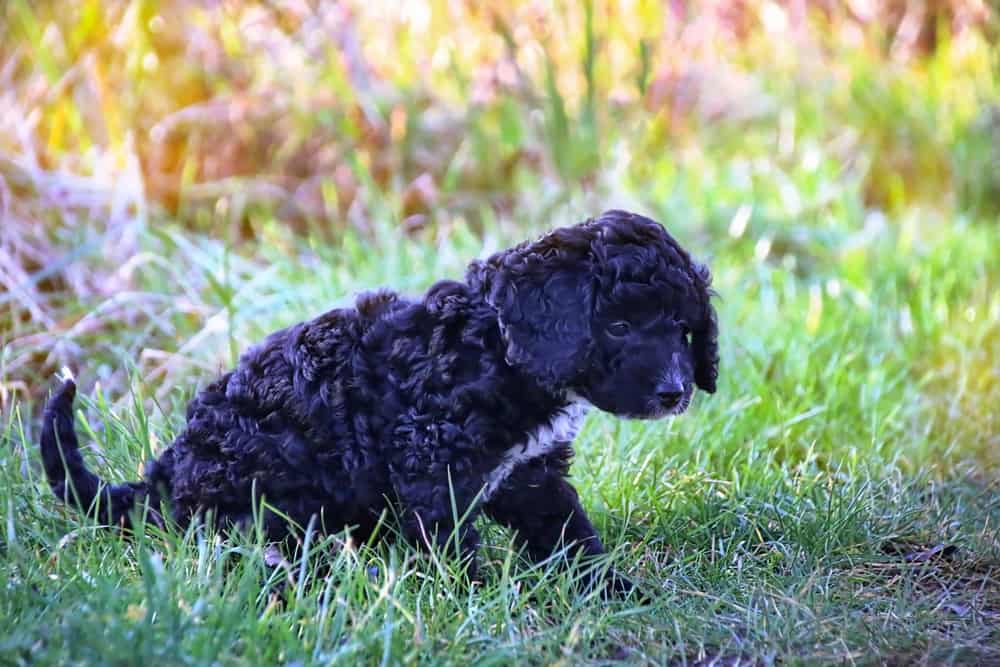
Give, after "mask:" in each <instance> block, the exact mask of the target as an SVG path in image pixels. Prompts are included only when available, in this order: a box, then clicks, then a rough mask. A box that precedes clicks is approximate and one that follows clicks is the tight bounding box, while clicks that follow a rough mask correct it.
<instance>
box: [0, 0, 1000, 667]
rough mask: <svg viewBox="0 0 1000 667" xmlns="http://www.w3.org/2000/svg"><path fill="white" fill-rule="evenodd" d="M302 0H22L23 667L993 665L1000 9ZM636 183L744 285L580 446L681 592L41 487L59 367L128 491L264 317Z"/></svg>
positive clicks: (654, 207) (9, 170) (424, 268)
mask: <svg viewBox="0 0 1000 667" xmlns="http://www.w3.org/2000/svg"><path fill="white" fill-rule="evenodd" d="M278 4H281V3H278ZM307 4H308V3H299V4H295V3H292V4H290V5H288V6H287V7H285V6H284V5H282V7H284V8H283V9H282V8H278V5H276V4H274V3H265V4H262V5H257V4H255V3H230V4H228V5H226V6H225V7H224V8H222V9H221V10H219V11H214V12H213V11H208V10H206V9H205V8H204V7H203V6H202V5H201V4H200V3H175V2H170V1H169V0H129V1H126V2H121V3H100V2H96V1H90V0H88V2H83V3H76V4H75V5H74V6H73V8H72V9H71V10H70V9H68V5H66V4H65V3H45V2H39V3H28V2H23V1H17V2H12V3H8V5H5V6H4V7H3V8H2V9H0V109H2V110H3V111H5V113H0V216H2V217H0V345H2V347H0V518H2V520H0V573H2V575H3V577H2V581H3V582H4V584H5V586H6V588H5V589H4V591H3V594H2V595H0V628H2V629H3V630H2V631H0V665H6V664H25V665H27V664H60V665H62V664H93V665H112V664H121V665H125V664H128V665H132V664H145V665H186V664H194V665H212V664H219V665H230V664H234V665H235V664H241V665H242V664H246V665H251V664H253V665H257V664H288V665H311V664H331V663H334V664H350V665H353V664H376V663H377V664H399V663H411V662H418V661H419V662H426V663H436V664H462V665H464V664H525V663H526V664H543V663H544V664H556V663H558V664H565V665H575V664H603V663H608V662H617V661H627V662H632V663H639V664H671V665H682V664H689V665H694V664H698V665H708V664H719V665H735V664H738V663H739V664H845V663H846V664H899V665H902V664H927V665H938V664H1000V648H998V647H1000V531H998V526H1000V488H998V484H1000V476H998V474H997V473H998V471H1000V419H998V415H1000V410H997V407H996V406H998V405H1000V289H998V286H1000V219H998V211H1000V196H998V193H1000V142H998V141H997V137H998V136H1000V134H998V133H1000V111H998V110H1000V67H998V65H1000V47H998V44H1000V42H998V41H997V40H996V35H997V30H998V25H1000V24H998V19H997V16H996V12H995V11H992V10H991V11H987V12H986V15H985V18H984V19H983V20H981V21H979V22H975V21H974V22H973V23H970V24H969V26H968V27H967V28H965V29H963V30H958V31H956V32H955V34H951V33H950V32H949V30H947V29H946V28H947V26H948V25H955V24H952V23H951V14H950V13H949V12H950V11H951V10H950V9H947V8H944V9H942V8H938V9H936V10H934V11H937V12H939V14H938V15H937V16H936V20H935V21H927V22H926V25H925V28H926V26H929V25H937V26H938V28H939V29H938V31H937V33H936V34H937V38H936V45H935V46H933V47H927V46H921V44H920V41H919V39H916V38H915V37H913V35H910V36H909V37H907V35H908V34H909V33H907V34H904V32H905V31H900V30H898V28H899V25H898V24H896V23H893V21H894V20H897V19H893V18H892V17H893V16H894V10H893V8H892V7H893V6H894V3H889V2H875V3H869V4H872V6H873V7H874V10H873V12H872V13H871V17H870V18H868V19H860V18H858V17H857V16H856V15H855V14H852V13H851V12H848V11H847V10H846V9H845V7H843V6H839V5H837V3H830V6H831V9H830V11H829V12H828V13H827V14H821V13H818V12H817V13H815V14H811V15H810V16H809V17H808V21H807V25H806V27H805V28H804V30H805V32H804V33H794V30H793V29H792V28H790V27H789V26H790V25H791V24H790V23H788V20H790V19H789V16H790V15H789V14H781V16H778V15H779V14H780V12H781V11H782V10H781V9H780V7H781V6H783V5H782V3H771V2H768V3H763V2H749V3H742V4H743V5H745V6H746V7H745V11H744V12H743V13H740V12H736V13H734V14H732V15H719V16H714V17H713V15H710V14H705V15H699V18H700V21H699V24H698V25H699V27H698V28H697V29H696V30H694V29H692V31H691V32H690V33H688V34H686V36H684V39H680V38H679V35H678V34H676V31H675V30H674V29H675V28H678V27H679V26H676V25H674V22H675V21H679V20H680V19H678V18H677V17H676V16H675V15H673V14H672V13H670V11H671V10H670V9H669V7H670V6H672V5H671V4H670V3H666V4H662V3H651V2H638V3H633V4H634V5H635V6H634V7H631V6H630V7H631V8H630V9H629V10H628V11H625V10H623V9H620V8H619V9H616V8H615V7H614V6H612V5H611V4H608V3H601V2H587V3H577V4H574V3H562V4H561V5H560V6H559V8H558V10H546V9H543V8H541V7H542V6H541V5H539V4H538V3H520V4H519V3H492V4H491V5H490V7H488V8H486V9H485V10H482V11H480V10H477V9H476V7H475V6H477V3H471V4H470V3H446V2H443V1H441V0H430V2H428V3H426V7H427V8H429V11H428V12H427V13H426V15H423V16H422V15H421V12H420V11H414V12H413V13H412V15H411V14H407V15H406V16H397V14H398V12H393V15H392V17H387V16H386V15H385V13H384V10H385V8H384V7H383V8H382V9H381V10H380V9H379V7H377V6H376V5H378V4H379V3H372V6H368V5H367V4H364V3H362V4H356V6H355V7H354V9H353V11H352V13H349V14H345V15H340V14H337V13H336V11H334V9H332V8H334V5H333V4H324V5H322V7H318V8H315V9H314V8H311V7H307V6H306V5H307ZM466 4H468V7H466V6H465V5H466ZM543 4H544V3H543ZM944 4H945V5H947V7H960V6H964V3H961V2H956V3H944ZM974 4H976V3H969V6H970V7H971V6H972V5H974ZM380 11H381V13H380ZM955 11H960V10H955ZM723 14H725V13H723ZM776 16H777V17H778V18H777V19H776V18H775V17H776ZM782 16H783V17H784V18H781V17H782ZM782 21H785V23H784V24H782ZM780 25H785V28H780ZM247 26H252V29H247ZM331 26H335V27H336V29H335V30H333V32H331ZM775 26H779V27H777V28H776V27H775ZM688 27H690V26H688ZM911 27H912V26H911ZM782 31H784V32H782ZM793 33H794V34H793ZM331 35H332V36H333V38H331ZM557 36H564V37H565V39H563V38H556V37H557ZM917 37H919V35H917ZM907 39H910V40H911V41H910V42H909V43H906V41H907ZM352 40H354V43H355V45H357V44H360V45H361V48H355V47H352V46H351V44H352ZM913 40H916V41H913ZM890 52H891V53H890ZM380 53H383V54H384V53H391V54H393V57H391V58H385V57H379V56H378V55H377V54H380ZM192 54H196V55H197V57H196V56H195V55H192ZM205 63H208V64H205ZM611 207H622V208H633V209H638V210H641V211H643V212H645V213H648V214H650V215H653V216H654V217H657V218H658V219H660V220H661V221H662V222H664V224H665V225H666V226H667V227H668V228H669V229H670V231H671V232H672V233H673V234H674V235H675V236H677V237H678V239H679V240H680V241H681V242H682V244H683V245H685V247H687V248H689V249H690V250H691V251H692V252H693V253H694V254H695V255H696V256H698V257H699V259H703V260H706V261H707V262H708V263H709V264H710V266H711V267H712V269H713V273H714V276H715V287H716V289H717V291H718V293H719V299H718V301H717V307H718V310H719V319H720V329H721V338H720V344H721V352H722V365H721V375H720V382H719V389H718V393H717V394H715V395H714V396H706V395H699V396H698V397H697V398H696V400H695V403H694V405H693V406H692V408H691V410H689V412H688V413H687V414H686V415H684V416H682V417H679V418H677V419H674V420H671V421H664V422H660V423H656V424H645V423H630V422H624V421H620V420H615V419H613V418H611V417H609V416H606V415H600V414H594V415H592V416H590V417H589V418H588V422H587V424H586V426H585V428H584V430H583V432H582V434H581V435H580V436H579V438H578V440H577V459H576V461H575V463H574V466H573V469H572V476H573V480H574V482H575V484H576V485H577V487H578V488H579V490H580V493H581V498H582V501H583V504H584V506H585V507H586V508H587V510H588V512H589V513H590V514H591V516H592V518H593V519H594V521H595V523H596V524H597V526H598V528H599V530H600V532H601V534H602V535H603V536H604V537H605V541H606V543H607V544H608V546H609V547H610V549H611V554H610V556H609V558H608V560H607V562H606V563H603V564H602V565H608V564H613V565H614V566H615V567H616V568H619V569H621V570H623V571H624V572H626V573H627V574H628V575H629V576H630V577H632V578H634V579H635V580H636V581H637V582H638V583H639V585H640V586H641V587H642V589H643V590H644V591H645V592H646V593H647V594H648V595H649V597H650V602H649V603H648V604H645V605H640V604H638V603H637V602H636V601H634V600H626V601H610V602H608V601H603V600H600V599H598V598H596V597H594V596H587V595H582V594H579V593H578V592H576V590H575V588H574V586H573V577H574V576H577V575H574V574H573V573H570V572H566V571H563V570H561V569H559V568H557V567H555V565H554V563H545V564H542V565H541V566H531V565H529V564H527V563H525V562H523V561H522V560H521V559H520V558H519V557H518V555H517V553H516V552H514V551H513V550H512V549H511V546H510V537H511V536H510V535H509V534H508V533H506V532H505V531H503V530H501V529H499V528H496V527H491V526H484V528H485V530H484V536H485V540H484V542H485V544H484V550H483V554H482V555H483V559H484V561H485V564H484V567H483V571H484V575H485V583H484V585H483V586H482V587H478V588H476V589H474V590H472V591H469V590H468V589H467V588H466V587H464V586H462V585H461V584H459V583H458V581H459V579H460V577H458V576H457V574H458V573H456V572H455V571H454V564H453V563H452V562H451V561H450V560H449V559H448V558H446V557H441V556H438V557H434V558H428V557H421V556H418V555H417V553H416V552H415V551H413V550H411V549H409V548H407V547H406V546H405V545H403V544H401V543H398V542H397V543H395V544H380V545H356V544H349V545H345V544H344V543H343V541H342V540H341V539H340V538H341V537H342V536H332V537H331V536H326V537H324V536H319V535H313V534H308V536H307V535H306V534H305V532H303V539H304V540H305V542H307V543H308V549H305V548H303V550H302V552H300V553H299V555H298V556H295V557H294V558H293V559H292V562H291V563H288V564H287V567H280V568H278V569H277V571H275V570H274V569H272V568H269V567H265V564H264V560H265V545H263V544H261V542H260V540H259V539H257V538H255V537H254V536H252V535H251V536H246V535H244V536H233V535H215V534H212V533H211V532H210V531H200V530H192V531H191V532H189V533H187V534H177V533H175V532H167V533H162V532H158V531H155V530H152V529H149V530H146V531H145V532H142V533H141V534H139V535H137V536H136V537H135V538H134V539H126V538H124V537H122V536H121V535H119V534H117V533H115V532H114V531H109V530H105V529H101V528H99V527H97V526H94V525H93V524H91V523H88V522H87V521H86V520H84V519H83V518H81V517H80V516H79V515H77V514H75V513H73V512H69V511H67V510H66V509H65V508H63V507H61V506H60V505H59V504H58V503H56V501H55V499H54V498H53V496H52V495H51V493H50V492H49V491H48V489H47V487H46V485H45V482H44V480H43V479H42V478H41V477H40V471H41V468H40V462H39V460H38V454H37V451H36V447H37V440H38V432H39V421H40V420H39V413H40V406H41V404H42V402H43V401H44V398H45V395H46V392H47V391H48V390H49V389H50V388H51V387H52V386H53V385H54V381H55V380H54V373H55V371H56V370H57V369H58V368H59V367H60V366H61V365H63V364H68V365H70V366H72V367H73V369H74V370H75V371H76V374H77V376H78V378H79V380H80V381H81V398H80V401H79V402H78V406H77V407H78V409H79V420H78V427H79V430H80V432H81V433H82V434H84V440H85V441H86V442H87V443H88V447H87V451H86V456H87V458H88V461H89V463H90V464H91V465H92V467H93V468H95V469H97V470H99V471H100V473H101V474H102V476H104V477H106V478H108V479H111V480H115V481H119V480H126V479H135V478H136V477H137V476H138V475H139V469H140V467H141V465H142V462H143V461H144V460H146V459H147V458H148V457H149V456H150V455H151V454H155V453H157V452H159V451H161V450H162V448H163V447H165V446H166V445H167V443H169V442H170V441H171V439H172V437H173V435H174V434H175V433H176V432H177V431H178V430H179V429H180V428H181V427H182V425H183V415H184V406H185V404H186V402H187V400H188V399H189V398H190V397H191V396H192V394H193V393H194V392H195V391H196V389H197V387H198V386H200V385H204V384H205V383H207V382H209V381H210V380H211V379H212V378H213V377H214V376H215V375H216V374H217V373H218V372H219V371H221V370H223V369H226V368H228V367H230V366H231V365H232V364H233V363H234V361H235V358H236V356H237V355H238V354H239V352H240V351H241V350H243V349H245V348H246V347H247V346H248V345H250V344H252V343H253V342H255V341H257V340H259V339H260V338H262V337H263V336H264V335H266V334H267V333H269V332H271V331H273V330H275V329H277V328H280V327H283V326H287V325H289V324H292V323H295V322H297V321H300V320H302V319H304V318H307V317H311V316H314V315H317V314H319V313H321V312H323V311H325V310H327V309H329V308H330V307H332V306H334V305H338V304H344V303H347V302H349V301H350V299H351V297H352V295H353V294H355V293H356V292H358V291H360V290H364V289H368V288H374V287H379V286H390V287H394V288H396V289H398V290H401V291H404V292H409V293H419V292H420V291H421V290H423V289H424V288H425V287H426V286H428V285H429V284H430V283H431V282H432V281H434V280H436V279H439V278H444V277H459V276H461V275H462V272H463V269H464V267H465V265H466V263H467V262H468V261H469V260H470V259H472V258H474V257H477V256H482V255H484V254H486V253H488V252H491V251H493V250H496V249H498V248H501V247H504V246H506V245H508V244H510V243H513V242H516V241H518V240H521V239H523V238H526V237H529V236H533V235H536V234H538V233H539V232H540V231H542V230H543V229H548V228H551V227H554V226H558V225H563V224H569V223H572V222H576V221H578V220H580V219H582V218H584V217H587V216H590V215H593V214H595V213H597V212H599V211H600V210H602V209H605V208H611ZM386 530H390V531H391V530H392V527H391V526H387V527H386Z"/></svg>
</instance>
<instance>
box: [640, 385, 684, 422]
mask: <svg viewBox="0 0 1000 667" xmlns="http://www.w3.org/2000/svg"><path fill="white" fill-rule="evenodd" d="M692 393H693V391H692V388H691V387H685V388H684V393H683V394H681V395H680V396H679V397H678V398H676V399H672V400H663V399H661V398H659V397H657V398H655V399H653V400H652V401H650V404H649V411H648V412H647V413H646V414H644V415H641V416H639V419H662V418H664V417H670V416H673V415H679V414H681V413H683V412H684V411H685V410H687V409H688V407H689V406H690V405H691V394H692Z"/></svg>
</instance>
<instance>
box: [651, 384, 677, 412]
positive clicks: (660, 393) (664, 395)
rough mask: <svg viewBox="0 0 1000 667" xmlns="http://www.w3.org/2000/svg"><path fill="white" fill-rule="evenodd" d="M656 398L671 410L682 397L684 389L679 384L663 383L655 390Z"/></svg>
mask: <svg viewBox="0 0 1000 667" xmlns="http://www.w3.org/2000/svg"><path fill="white" fill-rule="evenodd" d="M656 396H657V398H659V399H660V403H662V404H663V405H664V406H665V407H668V408H672V407H673V406H675V405H677V403H678V402H679V401H680V400H681V397H682V396H684V387H682V386H681V385H680V383H679V382H664V383H663V384H661V385H660V386H659V387H657V388H656Z"/></svg>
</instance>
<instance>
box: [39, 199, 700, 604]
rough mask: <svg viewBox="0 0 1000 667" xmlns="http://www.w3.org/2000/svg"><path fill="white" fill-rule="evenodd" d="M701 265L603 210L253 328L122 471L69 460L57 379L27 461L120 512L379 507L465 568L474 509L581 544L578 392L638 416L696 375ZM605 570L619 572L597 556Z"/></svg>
mask: <svg viewBox="0 0 1000 667" xmlns="http://www.w3.org/2000/svg"><path fill="white" fill-rule="evenodd" d="M709 282H710V278H709V271H708V270H707V268H706V267H705V266H703V265H701V264H698V263H696V262H695V261H693V260H692V259H691V257H690V256H689V255H688V253H687V252H685V251H684V249H682V248H681V247H680V245H678V243H677V242H676V241H675V240H674V239H673V238H672V237H671V236H670V234H668V233H667V232H666V231H665V230H664V228H663V227H662V226H661V225H659V224H658V223H656V222H654V221H652V220H649V219H647V218H644V217H642V216H640V215H636V214H634V213H628V212H624V211H607V212H606V213H604V214H602V215H601V216H599V217H597V218H595V219H591V220H587V221H586V222H583V223H581V224H578V225H575V226H572V227H566V228H562V229H557V230H555V231H553V232H551V233H549V234H547V235H546V236H544V237H542V238H541V239H539V240H537V241H532V242H525V243H522V244H520V245H518V246H516V247H514V248H511V249H508V250H504V251H502V252H499V253H497V254H495V255H493V256H492V257H490V258H489V259H487V260H485V261H475V262H473V263H472V264H471V265H470V266H469V268H468V271H467V273H466V275H465V280H464V281H452V280H445V281H441V282H438V283H436V284H435V285H433V286H432V287H431V288H430V289H429V290H428V291H427V293H426V294H425V295H424V296H423V298H420V299H407V298H404V297H402V296H400V295H398V294H396V293H394V292H390V291H379V292H375V293H370V294H365V295H362V296H360V297H359V298H358V299H357V302H356V305H355V307H354V308H343V309H336V310H331V311H330V312H327V313H325V314H323V315H320V316H319V317H317V318H316V319H313V320H310V321H308V322H303V323H300V324H296V325H294V326H291V327H289V328H287V329H283V330H281V331H278V332H275V333H273V334H271V335H270V336H268V337H267V338H266V339H265V340H264V342H263V343H260V344H259V345H257V346H256V347H253V348H251V349H250V350H249V351H248V352H246V353H245V354H244V355H243V356H242V358H241V359H240V361H239V363H238V364H237V366H236V368H235V369H233V370H232V371H230V372H227V373H225V374H224V375H222V377H220V378H218V379H217V380H215V381H214V382H212V383H211V384H210V385H208V386H207V387H205V388H204V389H203V390H201V391H200V392H199V393H198V394H197V396H195V398H194V399H193V400H192V401H191V402H190V404H189V405H188V408H187V424H186V426H185V428H184V430H183V431H182V432H181V434H180V435H179V436H178V437H177V439H176V440H175V441H174V442H173V444H172V445H171V446H170V447H168V448H167V449H166V450H165V451H164V452H163V453H162V454H161V455H160V456H159V458H157V459H156V460H154V461H151V462H150V463H148V464H147V468H146V471H145V476H144V479H142V481H138V482H128V483H125V484H108V483H105V482H103V481H102V480H100V479H99V478H98V477H97V476H96V475H94V474H93V473H92V472H91V471H89V470H88V469H87V467H86V466H85V464H84V461H83V458H82V456H81V454H80V450H79V445H78V442H77V437H76V433H75V431H74V427H73V411H72V406H73V398H74V395H75V391H76V387H75V385H74V383H73V381H72V380H67V381H65V382H64V383H63V384H62V386H61V387H59V388H58V390H57V391H56V392H55V394H54V395H53V396H52V398H51V400H50V401H49V403H48V405H47V407H46V410H45V414H44V424H43V429H42V439H41V451H42V461H43V463H44V467H45V473H46V476H47V478H48V481H49V484H50V485H51V487H52V490H53V492H54V493H55V495H56V496H57V497H58V498H60V499H61V500H63V501H64V502H66V503H68V504H71V505H75V506H76V507H78V508H81V509H83V510H85V511H88V512H90V513H92V514H93V515H94V516H95V517H97V518H98V519H100V520H102V521H106V522H107V523H109V524H117V525H121V526H124V527H129V526H130V525H131V522H132V521H133V520H135V518H136V517H138V516H140V514H139V513H137V512H133V510H134V509H137V508H140V507H141V506H146V509H147V516H152V517H153V518H154V519H158V518H159V516H160V515H159V514H158V512H160V511H161V508H162V507H164V506H165V507H166V508H167V510H168V511H169V516H170V517H171V519H172V521H173V522H175V523H176V524H178V525H179V526H181V527H184V526H186V525H187V524H188V523H190V522H191V521H192V520H195V519H196V518H197V517H206V516H210V517H211V518H212V521H214V522H215V524H216V525H218V526H220V527H233V526H235V527H240V526H247V525H249V524H250V523H252V522H253V520H254V510H253V508H254V506H255V502H256V503H259V502H260V501H261V500H263V501H265V503H264V504H263V508H264V510H263V512H262V514H261V518H262V521H263V526H264V528H265V531H266V533H267V535H268V537H269V538H271V539H275V540H281V539H283V538H284V537H286V536H287V534H288V530H289V520H290V521H292V522H294V523H296V524H298V525H300V526H305V525H307V524H308V523H309V522H310V520H313V521H315V522H316V524H317V525H318V526H319V527H320V528H321V529H323V530H325V531H340V530H343V529H345V528H348V529H350V531H351V534H352V536H353V537H354V539H356V540H359V541H366V540H367V539H368V538H369V537H371V536H372V534H373V531H374V530H375V528H376V525H377V524H378V522H379V521H380V517H382V516H383V513H385V511H386V510H389V509H393V510H395V511H394V512H392V513H390V514H395V515H397V516H399V517H400V519H401V523H402V525H401V529H402V533H403V534H404V535H405V536H406V538H407V539H408V540H410V541H411V542H412V543H413V544H415V545H417V546H432V545H436V546H441V545H443V544H444V543H445V542H446V541H447V540H449V539H450V538H452V537H454V539H455V540H456V543H457V544H458V545H459V547H460V552H461V554H462V556H463V557H464V558H466V559H467V560H468V566H469V572H470V576H472V577H475V571H476V570H475V551H476V548H477V544H478V535H477V533H476V530H475V528H474V526H473V525H472V524H473V519H474V518H475V516H477V515H478V514H479V513H481V512H485V514H486V515H487V516H488V517H490V518H491V519H493V520H495V521H498V522H500V523H501V524H503V525H505V526H508V527H509V528H511V529H513V530H514V531H515V534H516V538H517V540H518V541H519V543H520V544H521V545H523V547H524V549H525V552H526V553H527V555H528V556H529V557H531V558H533V559H544V558H546V557H548V556H550V555H551V554H552V552H553V550H554V549H556V548H558V547H560V546H568V547H570V551H571V552H572V553H579V554H580V555H583V556H592V555H597V554H601V553H603V552H604V547H603V545H602V544H601V540H600V538H599V537H598V535H597V533H596V532H595V530H594V528H593V526H592V525H591V523H590V521H589V520H588V518H587V514H586V512H584V510H583V508H582V507H581V506H580V502H579V499H578V497H577V493H576V491H575V489H574V488H573V487H572V485H570V483H569V481H568V480H567V471H568V468H569V464H570V459H571V456H572V442H573V438H574V437H575V436H576V434H577V431H578V430H579V428H580V425H581V423H582V421H583V418H584V416H585V414H586V413H587V411H588V410H589V409H591V408H597V409H599V410H602V411H604V412H608V413H611V414H614V415H618V416H621V417H626V418H635V419H658V418H661V417H664V416H666V415H676V414H680V413H681V412H683V411H684V410H685V409H687V407H688V405H689V403H690V401H691V396H692V393H693V391H694V387H695V386H697V387H699V388H700V389H702V390H704V391H706V392H708V393H712V392H714V391H715V387H716V377H717V374H718V360H719V359H718V352H717V346H716V338H717V325H716V315H715V311H714V309H713V308H712V305H711V303H710V296H711V291H710V289H709ZM453 503H454V504H453ZM456 514H457V516H459V517H465V520H464V521H462V522H460V525H458V526H456V521H455V519H456ZM605 584H606V586H607V587H609V588H611V589H614V590H618V591H626V590H628V589H630V588H631V584H630V583H629V582H628V581H627V580H626V579H625V578H623V577H620V576H617V575H614V574H613V573H611V575H610V576H609V578H608V579H607V581H606V582H605Z"/></svg>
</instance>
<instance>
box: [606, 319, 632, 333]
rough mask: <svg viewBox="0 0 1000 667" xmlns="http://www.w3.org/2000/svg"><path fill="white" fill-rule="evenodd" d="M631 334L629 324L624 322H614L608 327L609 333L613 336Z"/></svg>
mask: <svg viewBox="0 0 1000 667" xmlns="http://www.w3.org/2000/svg"><path fill="white" fill-rule="evenodd" d="M628 332H629V324H628V322H625V321H624V320H619V321H618V322H612V323H611V324H610V325H609V326H608V333H609V334H611V335H612V336H618V337H621V336H624V335H625V334H627V333H628Z"/></svg>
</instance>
